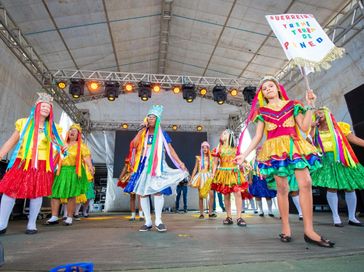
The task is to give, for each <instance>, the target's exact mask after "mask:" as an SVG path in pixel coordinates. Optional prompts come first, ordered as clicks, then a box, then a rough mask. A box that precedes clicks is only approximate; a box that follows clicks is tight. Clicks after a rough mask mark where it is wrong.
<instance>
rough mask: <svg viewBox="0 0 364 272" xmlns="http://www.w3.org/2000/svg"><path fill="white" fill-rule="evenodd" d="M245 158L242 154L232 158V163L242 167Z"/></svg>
mask: <svg viewBox="0 0 364 272" xmlns="http://www.w3.org/2000/svg"><path fill="white" fill-rule="evenodd" d="M245 158H246V155H245V154H244V153H242V154H240V155H238V156H236V157H235V158H234V162H235V163H236V164H238V165H242V164H243V162H244V161H245Z"/></svg>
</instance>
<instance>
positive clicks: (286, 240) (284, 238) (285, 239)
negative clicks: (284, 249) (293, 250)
mask: <svg viewBox="0 0 364 272" xmlns="http://www.w3.org/2000/svg"><path fill="white" fill-rule="evenodd" d="M279 237H280V239H281V242H282V243H289V242H291V241H292V237H291V236H288V235H285V234H284V233H281V234H279Z"/></svg>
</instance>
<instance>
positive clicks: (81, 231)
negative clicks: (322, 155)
mask: <svg viewBox="0 0 364 272" xmlns="http://www.w3.org/2000/svg"><path fill="white" fill-rule="evenodd" d="M223 217H224V214H222V213H220V214H219V216H218V218H217V219H211V220H210V219H203V220H202V219H198V213H196V212H188V213H187V214H174V213H170V214H168V213H167V214H164V217H163V218H164V222H165V224H166V225H167V227H168V232H166V233H157V231H156V230H155V229H153V231H150V232H144V233H142V232H139V231H138V229H139V227H140V226H141V225H142V224H143V222H139V221H135V222H129V221H128V217H127V216H126V215H125V214H106V215H105V214H97V215H93V216H92V217H90V218H87V219H82V220H81V221H79V222H77V221H76V222H74V224H73V225H72V226H68V227H66V226H63V225H62V224H59V225H56V226H44V225H41V224H40V222H38V230H39V233H38V234H36V235H25V234H24V230H25V227H26V221H25V220H15V221H10V224H9V227H8V232H7V233H6V234H5V235H3V236H1V242H2V244H3V246H4V248H5V265H4V266H3V267H2V268H1V270H2V271H48V270H49V269H51V268H53V267H56V266H58V265H61V264H67V263H76V262H93V263H94V266H95V271H121V270H136V271H138V270H151V269H155V271H159V270H163V269H164V270H165V271H189V272H192V271H241V270H245V271H246V270H248V271H263V270H269V271H296V270H303V269H305V270H307V269H311V270H315V271H328V270H336V271H354V270H355V269H357V271H359V270H360V269H362V267H363V264H364V261H363V257H364V227H353V226H349V225H347V224H345V227H343V228H335V227H333V226H331V214H330V213H321V212H320V213H316V214H315V217H314V219H315V226H316V229H317V230H318V231H319V233H321V234H323V235H324V236H325V237H327V238H329V239H331V240H333V241H335V242H336V246H335V248H332V249H326V248H319V247H316V246H311V245H307V244H306V243H305V242H304V241H303V233H302V232H303V223H302V221H299V220H298V217H297V215H291V222H292V230H293V241H292V242H291V243H285V244H284V243H282V242H280V240H279V239H278V238H277V237H278V234H279V233H280V221H279V219H278V218H277V217H276V218H270V217H264V218H261V217H259V216H258V215H256V214H253V213H252V212H250V211H249V212H248V213H247V214H244V218H245V219H246V221H247V223H248V227H246V228H244V227H238V226H237V225H236V224H234V225H231V226H223V225H222V220H223ZM342 219H343V220H345V217H342ZM361 219H362V221H363V218H361ZM234 221H235V220H234Z"/></svg>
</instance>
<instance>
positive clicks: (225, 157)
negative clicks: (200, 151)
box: [211, 129, 248, 227]
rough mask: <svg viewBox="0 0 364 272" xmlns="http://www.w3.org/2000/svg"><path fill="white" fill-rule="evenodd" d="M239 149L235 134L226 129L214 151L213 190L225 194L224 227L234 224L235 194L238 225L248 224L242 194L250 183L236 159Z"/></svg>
mask: <svg viewBox="0 0 364 272" xmlns="http://www.w3.org/2000/svg"><path fill="white" fill-rule="evenodd" d="M236 152H237V149H236V145H235V139H234V132H233V131H231V130H230V129H226V130H224V131H223V133H222V134H221V136H220V143H219V145H218V146H217V148H215V149H214V151H213V153H212V156H214V165H213V170H212V174H213V176H214V178H213V182H212V184H211V189H212V190H215V191H217V192H219V193H222V194H224V203H225V209H226V213H227V217H226V219H225V220H224V221H223V224H224V225H231V224H233V219H232V217H231V200H230V196H231V194H232V193H233V194H234V197H235V204H236V213H237V225H238V226H240V227H245V226H246V222H245V221H244V219H243V218H241V209H242V204H243V203H242V199H241V192H242V191H244V190H247V189H248V182H247V181H246V180H245V177H244V174H243V173H242V172H241V170H240V168H239V166H238V165H236V163H234V157H235V155H236Z"/></svg>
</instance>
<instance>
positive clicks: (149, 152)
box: [124, 105, 189, 232]
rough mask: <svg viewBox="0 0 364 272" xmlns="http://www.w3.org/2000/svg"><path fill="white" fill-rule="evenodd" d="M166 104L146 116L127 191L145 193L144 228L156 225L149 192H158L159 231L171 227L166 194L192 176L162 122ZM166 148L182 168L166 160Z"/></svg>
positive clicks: (142, 228) (157, 219)
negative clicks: (167, 222)
mask: <svg viewBox="0 0 364 272" xmlns="http://www.w3.org/2000/svg"><path fill="white" fill-rule="evenodd" d="M162 112H163V106H160V105H154V106H153V107H152V108H151V109H150V110H149V112H148V114H147V117H146V119H145V122H144V124H145V128H143V129H142V130H140V131H139V132H138V134H137V135H136V137H135V138H134V139H133V144H134V149H133V150H134V152H133V153H132V154H131V155H132V156H133V157H135V163H134V168H133V175H132V176H131V178H130V180H129V182H128V185H127V186H126V187H125V190H124V192H126V193H132V192H133V193H136V194H138V195H140V196H141V206H142V209H143V212H144V218H145V224H144V225H143V226H142V227H141V228H140V229H139V230H140V231H149V230H151V228H152V219H151V214H150V203H149V196H150V195H154V205H155V226H156V228H157V230H158V231H160V232H164V231H166V230H167V228H166V226H165V224H163V222H162V209H163V205H164V197H163V194H167V195H168V194H172V188H171V187H174V188H175V187H176V185H177V184H178V183H179V182H180V181H181V180H183V179H185V178H186V177H188V176H189V174H188V171H187V169H186V167H185V165H184V163H183V162H182V161H181V160H180V159H179V157H178V155H177V154H176V152H175V151H174V149H173V147H172V145H171V142H172V141H171V138H170V137H169V136H168V134H167V133H166V132H165V131H163V130H162V128H161V126H160V123H161V117H162ZM165 151H167V154H168V156H169V157H170V159H171V160H172V162H173V163H174V165H175V166H176V167H177V168H179V169H171V168H170V167H169V166H168V165H167V163H166V161H165Z"/></svg>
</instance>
